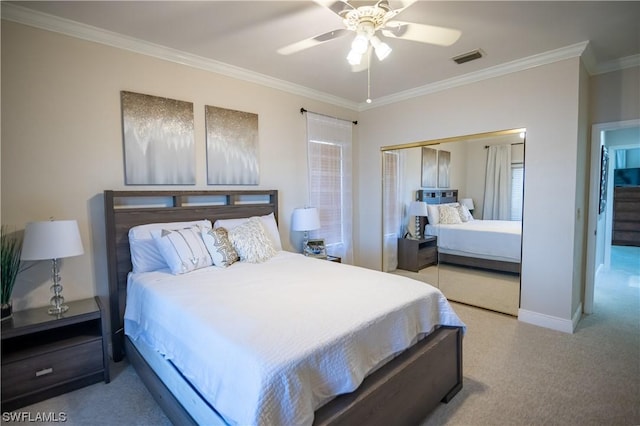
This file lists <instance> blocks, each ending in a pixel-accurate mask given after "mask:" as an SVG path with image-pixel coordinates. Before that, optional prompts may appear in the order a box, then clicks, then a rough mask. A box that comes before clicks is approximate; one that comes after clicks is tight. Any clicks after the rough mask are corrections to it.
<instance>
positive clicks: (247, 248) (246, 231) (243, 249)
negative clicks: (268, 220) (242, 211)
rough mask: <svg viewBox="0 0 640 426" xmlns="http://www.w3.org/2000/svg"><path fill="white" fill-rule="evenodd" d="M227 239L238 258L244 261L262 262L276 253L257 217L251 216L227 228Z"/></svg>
mask: <svg viewBox="0 0 640 426" xmlns="http://www.w3.org/2000/svg"><path fill="white" fill-rule="evenodd" d="M229 241H231V244H233V248H235V249H236V251H237V252H238V255H239V256H240V260H241V261H244V262H250V263H259V262H264V261H265V260H269V259H270V258H271V257H273V256H275V254H276V250H275V249H274V248H273V244H272V243H271V239H270V238H269V237H267V235H266V233H265V231H264V227H263V226H262V221H261V220H260V218H258V217H252V218H250V219H249V220H247V221H246V222H245V223H243V224H241V225H238V226H236V227H235V228H233V229H231V230H229Z"/></svg>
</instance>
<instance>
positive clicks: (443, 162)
mask: <svg viewBox="0 0 640 426" xmlns="http://www.w3.org/2000/svg"><path fill="white" fill-rule="evenodd" d="M450 165H451V153H450V152H449V151H442V150H440V151H438V188H448V187H449V166H450Z"/></svg>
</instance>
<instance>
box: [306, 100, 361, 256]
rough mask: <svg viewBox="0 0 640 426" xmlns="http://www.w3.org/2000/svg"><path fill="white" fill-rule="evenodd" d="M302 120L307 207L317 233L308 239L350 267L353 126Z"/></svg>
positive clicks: (317, 118)
mask: <svg viewBox="0 0 640 426" xmlns="http://www.w3.org/2000/svg"><path fill="white" fill-rule="evenodd" d="M306 116H307V158H308V162H309V205H310V206H311V207H317V208H318V212H319V214H320V229H319V230H317V231H313V232H311V233H310V234H311V238H322V239H324V240H325V246H326V249H327V254H329V255H333V256H339V257H341V258H342V262H343V263H349V264H351V263H353V242H352V240H353V239H352V232H353V231H352V223H353V218H352V190H351V187H352V171H351V170H352V162H351V145H352V141H351V139H352V126H353V124H352V123H351V122H350V121H346V120H341V119H338V118H333V117H327V116H324V115H320V114H314V113H311V112H307V113H306Z"/></svg>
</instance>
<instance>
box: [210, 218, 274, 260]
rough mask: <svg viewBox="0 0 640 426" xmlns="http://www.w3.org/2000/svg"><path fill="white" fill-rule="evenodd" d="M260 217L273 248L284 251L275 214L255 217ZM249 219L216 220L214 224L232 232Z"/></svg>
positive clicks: (215, 226)
mask: <svg viewBox="0 0 640 426" xmlns="http://www.w3.org/2000/svg"><path fill="white" fill-rule="evenodd" d="M254 217H259V218H260V220H261V221H262V226H263V227H264V231H265V233H266V235H267V237H269V239H270V240H271V244H272V245H273V248H274V249H276V250H278V251H280V250H282V243H281V241H280V232H278V224H277V223H276V217H275V216H274V214H273V213H270V214H268V215H264V216H254ZM248 220H249V218H248V217H244V218H241V219H219V220H216V221H215V222H214V224H213V227H214V228H226V230H227V231H231V230H232V229H233V228H235V227H236V226H238V225H242V224H243V223H245V222H246V221H248Z"/></svg>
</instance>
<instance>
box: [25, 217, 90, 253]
mask: <svg viewBox="0 0 640 426" xmlns="http://www.w3.org/2000/svg"><path fill="white" fill-rule="evenodd" d="M82 253H84V249H83V247H82V240H81V239H80V231H79V230H78V222H77V221H75V220H48V221H44V222H30V223H27V226H26V227H25V229H24V241H23V243H22V256H21V259H22V260H43V259H61V258H63V257H71V256H79V255H81V254H82Z"/></svg>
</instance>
